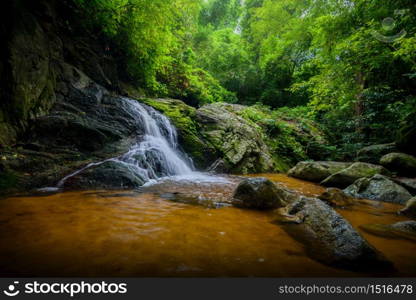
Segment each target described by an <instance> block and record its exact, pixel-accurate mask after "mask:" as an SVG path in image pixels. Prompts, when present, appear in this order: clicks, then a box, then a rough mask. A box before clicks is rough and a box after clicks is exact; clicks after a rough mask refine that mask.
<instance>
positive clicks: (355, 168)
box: [321, 163, 389, 188]
mask: <svg viewBox="0 0 416 300" xmlns="http://www.w3.org/2000/svg"><path fill="white" fill-rule="evenodd" d="M376 174H384V175H388V174H389V172H388V171H387V170H386V169H385V168H383V167H382V166H378V165H373V164H367V163H354V164H352V165H351V166H349V167H348V168H346V169H343V170H341V171H339V172H337V173H335V174H333V175H331V176H329V177H328V178H326V179H325V180H323V181H322V182H321V184H322V185H324V186H329V187H337V188H346V187H348V186H349V185H351V184H353V183H354V182H355V181H356V180H358V179H360V178H368V177H373V176H374V175H376Z"/></svg>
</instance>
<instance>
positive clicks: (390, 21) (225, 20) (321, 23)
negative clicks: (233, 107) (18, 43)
mask: <svg viewBox="0 0 416 300" xmlns="http://www.w3.org/2000/svg"><path fill="white" fill-rule="evenodd" d="M74 1H75V2H76V3H77V4H78V7H79V8H80V9H81V11H82V12H83V13H84V14H85V15H86V16H88V18H85V19H86V20H88V22H86V25H87V26H89V27H90V28H94V30H99V31H100V32H101V33H103V34H104V35H105V36H106V38H108V39H109V40H110V41H112V43H114V44H115V47H117V48H118V49H119V50H120V51H122V52H123V54H124V55H123V57H124V64H125V66H126V68H127V70H128V73H129V74H130V76H131V79H132V81H133V82H135V83H136V84H137V85H138V86H140V87H141V88H142V89H143V90H145V91H146V93H148V94H151V95H156V96H171V97H176V98H180V99H183V100H185V101H186V102H187V103H189V104H191V105H193V106H200V105H202V104H205V103H210V102H219V101H225V102H238V103H242V104H262V105H265V106H268V107H271V108H272V109H277V108H281V107H289V108H292V109H293V108H296V107H304V108H296V109H295V110H296V111H302V112H304V114H303V116H304V117H306V116H307V117H309V118H311V119H314V120H317V121H319V122H320V123H321V124H322V126H323V128H325V129H326V131H327V132H328V134H329V135H330V137H331V140H332V142H333V143H334V144H335V145H337V146H338V149H339V152H338V153H337V152H334V151H332V153H333V154H338V155H339V157H345V156H348V155H352V154H353V153H354V152H355V150H356V149H357V148H359V147H362V146H364V145H366V144H370V143H382V142H391V141H392V140H394V138H395V134H396V132H397V130H398V129H399V126H400V124H401V121H403V120H406V118H407V119H408V118H409V115H411V114H415V113H416V97H415V87H416V84H415V80H416V6H415V3H414V1H413V0H376V1H367V0H348V1H345V0H302V1H299V0H245V1H240V0H169V1H167V0H88V1H87V0H74ZM91 16H92V17H91Z"/></svg>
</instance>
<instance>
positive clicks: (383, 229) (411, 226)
mask: <svg viewBox="0 0 416 300" xmlns="http://www.w3.org/2000/svg"><path fill="white" fill-rule="evenodd" d="M360 228H361V229H362V230H364V231H366V232H368V233H371V234H374V235H377V236H381V237H387V238H393V239H407V240H411V241H416V221H405V222H399V223H396V224H393V225H382V224H370V225H363V226H361V227H360Z"/></svg>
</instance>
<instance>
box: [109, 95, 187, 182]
mask: <svg viewBox="0 0 416 300" xmlns="http://www.w3.org/2000/svg"><path fill="white" fill-rule="evenodd" d="M123 100H124V103H123V107H124V109H125V110H126V112H127V113H129V114H130V115H131V116H132V117H133V118H134V119H135V120H136V122H137V123H138V124H139V125H140V124H141V126H142V127H143V128H144V136H143V137H142V140H141V141H140V142H138V143H137V144H136V145H134V146H133V147H132V148H131V149H130V151H129V152H127V153H126V154H124V155H122V156H121V157H119V158H116V159H114V160H115V161H118V162H120V163H123V164H126V165H127V166H128V167H129V168H130V169H131V170H132V171H133V172H134V173H135V174H137V175H138V176H140V178H142V179H143V180H144V181H145V182H147V181H150V180H152V179H158V178H161V177H167V176H174V175H186V174H191V173H192V171H193V169H194V168H193V166H192V162H191V161H190V160H189V159H186V156H185V155H184V153H182V152H181V151H180V150H179V147H178V134H177V132H176V128H175V127H174V126H173V125H172V124H171V122H170V121H169V119H168V118H167V117H166V116H164V115H162V114H161V113H159V112H158V111H156V110H155V109H153V108H151V107H149V106H145V105H143V104H140V103H139V102H137V101H135V100H131V99H127V98H123Z"/></svg>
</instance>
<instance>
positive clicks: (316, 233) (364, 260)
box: [284, 197, 392, 271]
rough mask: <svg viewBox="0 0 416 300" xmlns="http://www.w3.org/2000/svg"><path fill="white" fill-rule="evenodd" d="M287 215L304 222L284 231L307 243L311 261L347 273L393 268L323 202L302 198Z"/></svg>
mask: <svg viewBox="0 0 416 300" xmlns="http://www.w3.org/2000/svg"><path fill="white" fill-rule="evenodd" d="M288 213H289V214H290V215H292V216H297V217H298V218H297V219H296V220H302V222H301V223H300V224H290V225H286V226H284V228H285V230H286V231H287V232H288V233H289V234H291V235H292V236H293V237H294V238H295V239H297V240H300V241H301V242H302V243H304V245H305V248H306V250H307V251H308V253H309V255H310V256H311V257H312V258H314V259H316V260H318V261H320V262H322V263H325V264H328V265H331V266H336V267H340V268H345V269H353V270H364V269H365V270H371V271H375V270H383V269H390V268H392V264H391V263H390V262H389V261H387V260H386V259H385V258H384V256H383V255H382V254H381V253H380V252H378V251H377V250H376V249H375V248H373V247H372V246H371V245H370V244H369V243H368V242H367V241H366V240H365V239H364V238H363V237H362V236H361V235H360V234H359V233H358V232H357V231H356V230H355V229H354V228H353V227H352V226H351V224H350V223H349V222H348V221H346V220H345V219H344V218H343V217H342V216H341V215H339V214H338V213H337V212H336V211H335V210H334V209H332V208H331V207H330V206H329V205H327V204H325V203H324V202H322V201H321V200H319V199H314V198H305V197H301V198H300V199H299V200H298V201H295V202H294V203H292V204H290V205H289V206H288Z"/></svg>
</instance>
